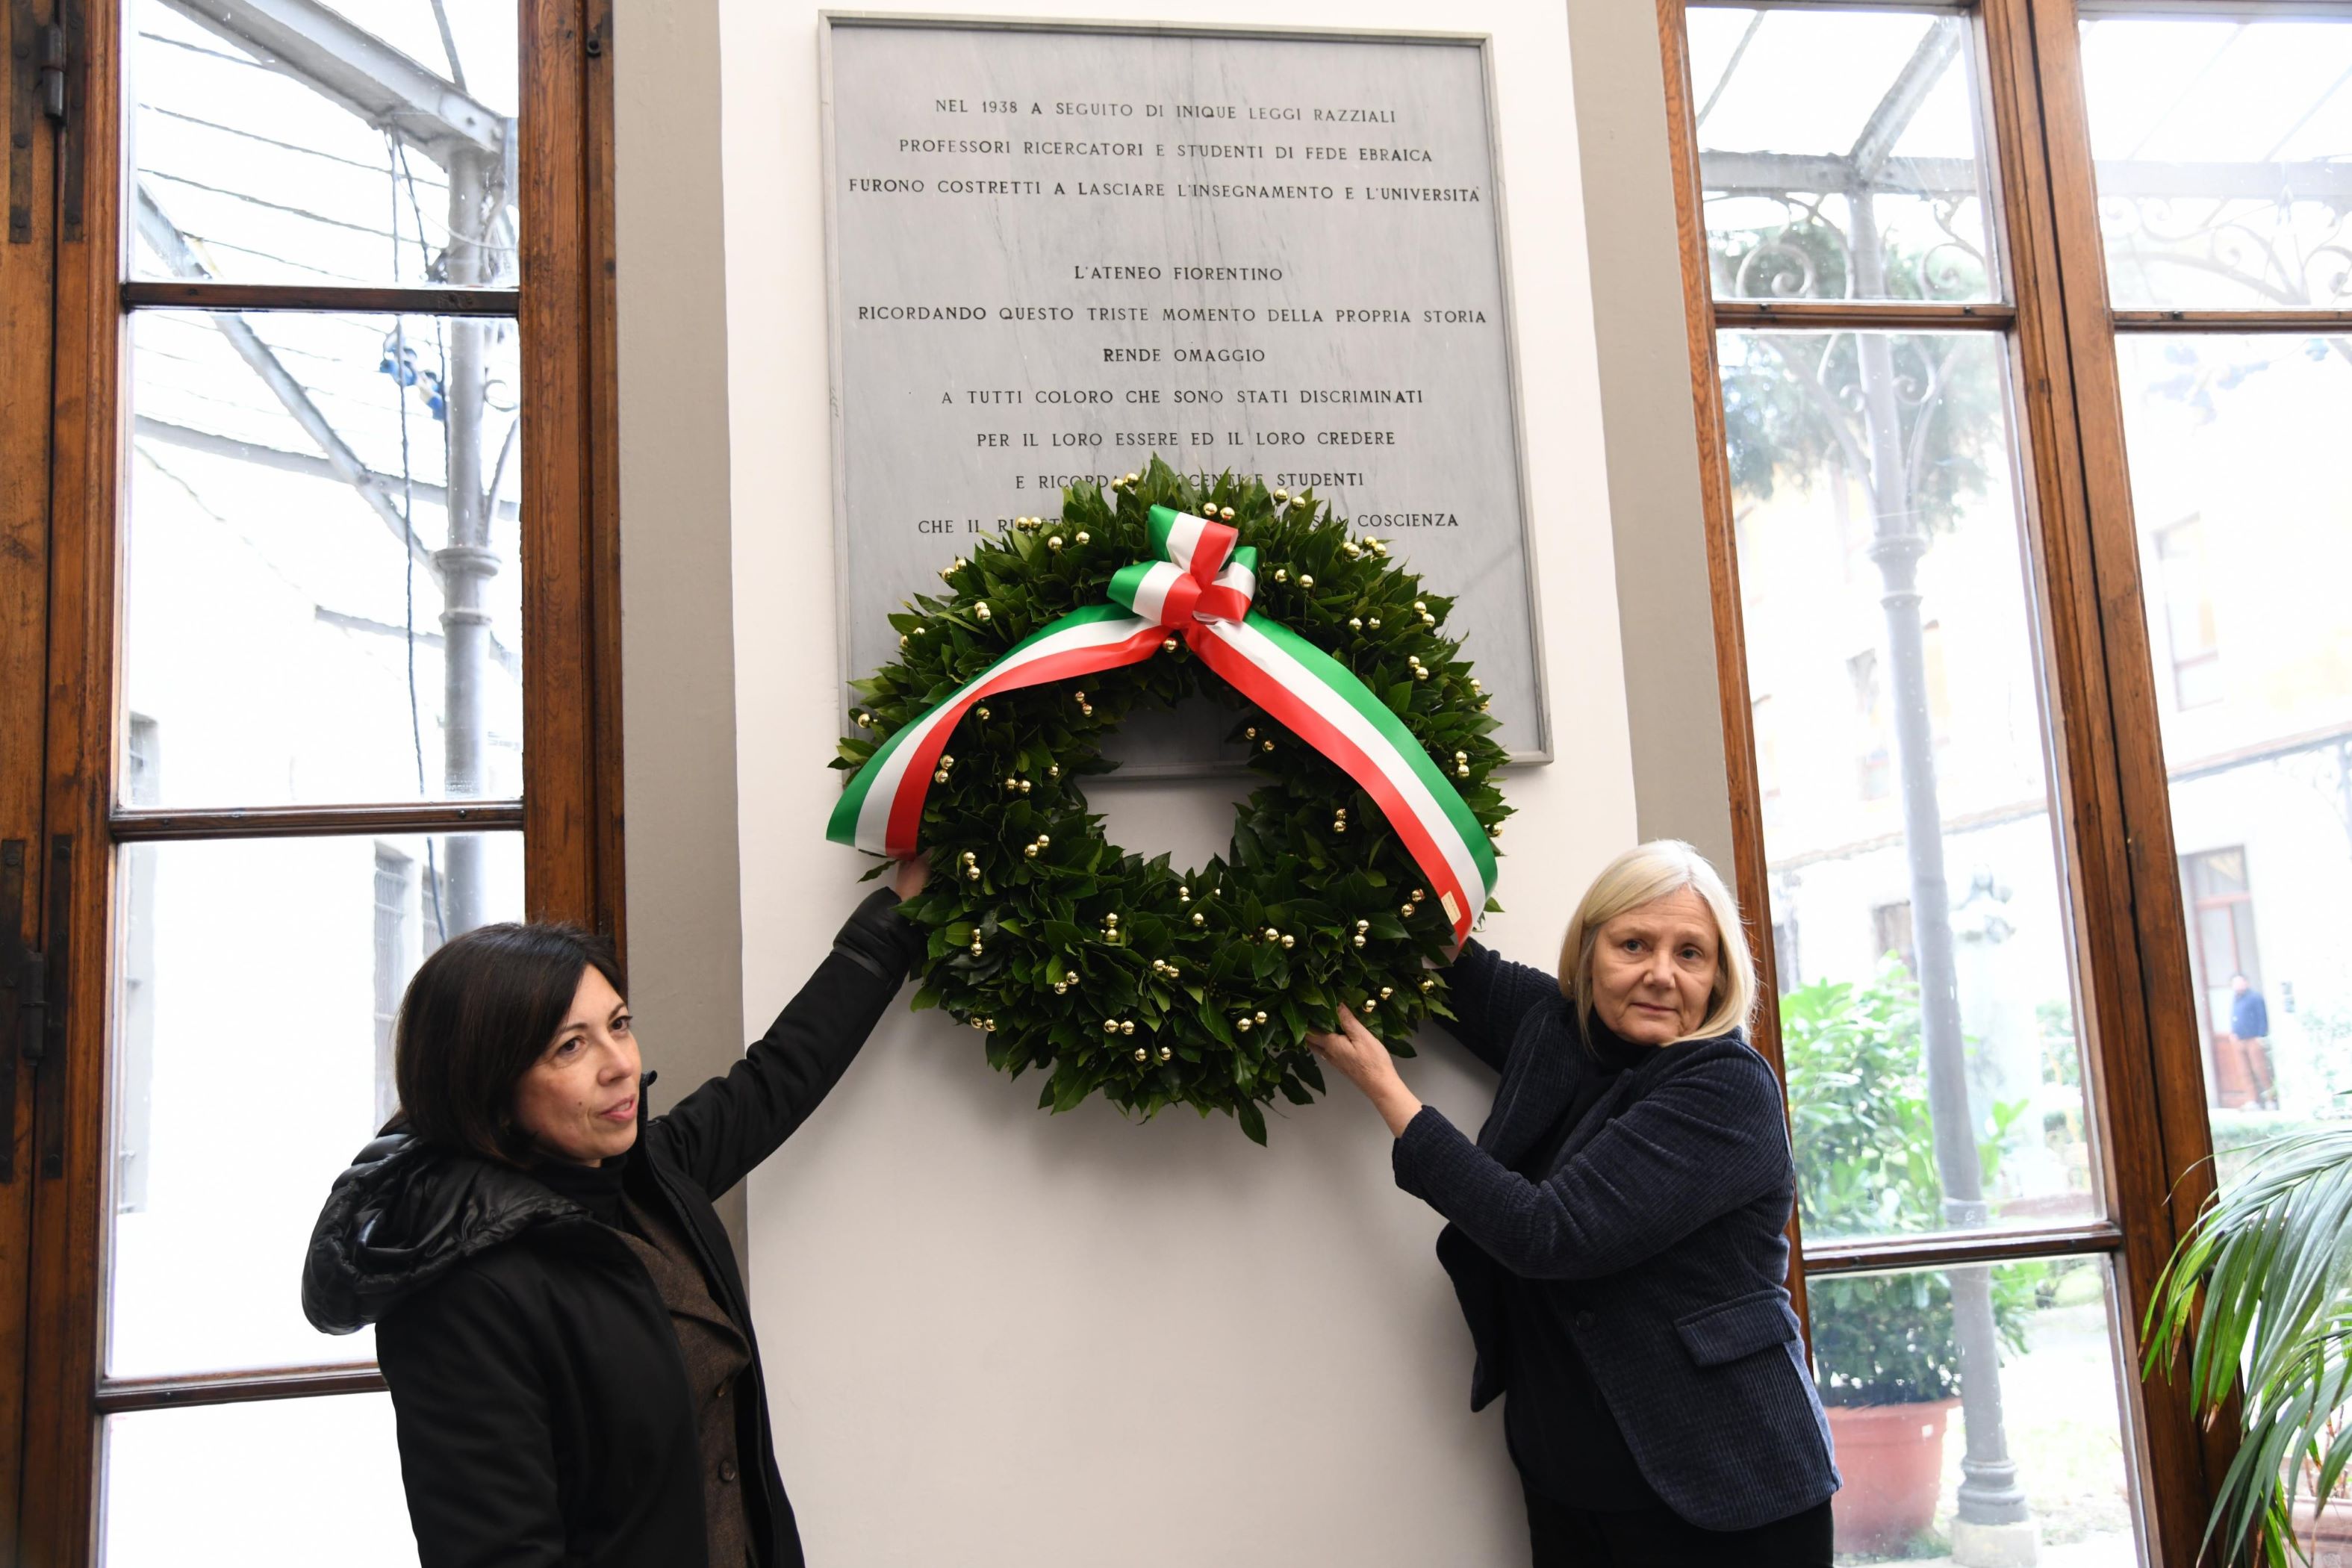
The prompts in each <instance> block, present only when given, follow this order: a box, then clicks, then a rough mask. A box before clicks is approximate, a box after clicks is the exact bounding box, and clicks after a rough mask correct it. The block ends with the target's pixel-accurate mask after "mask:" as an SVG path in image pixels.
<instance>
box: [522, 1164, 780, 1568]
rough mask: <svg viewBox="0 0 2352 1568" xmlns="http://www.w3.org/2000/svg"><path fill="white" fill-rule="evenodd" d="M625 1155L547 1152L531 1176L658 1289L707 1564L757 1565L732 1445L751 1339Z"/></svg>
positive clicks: (726, 1566) (727, 1567) (718, 1567)
mask: <svg viewBox="0 0 2352 1568" xmlns="http://www.w3.org/2000/svg"><path fill="white" fill-rule="evenodd" d="M633 1163H634V1162H633V1160H632V1159H631V1157H630V1155H628V1154H623V1155H621V1156H620V1157H618V1158H617V1159H611V1160H607V1161H605V1162H604V1163H603V1164H601V1165H575V1164H572V1163H570V1162H569V1161H562V1160H550V1161H547V1162H544V1163H541V1164H539V1165H536V1166H533V1167H532V1169H531V1175H532V1176H533V1177H534V1178H536V1179H537V1180H538V1181H539V1182H540V1184H541V1185H543V1186H545V1187H547V1188H549V1189H550V1190H551V1191H552V1192H553V1193H555V1194H557V1195H558V1196H559V1197H565V1198H569V1199H571V1200H572V1202H573V1203H575V1204H578V1205H580V1206H581V1207H582V1208H583V1209H586V1210H587V1211H588V1213H589V1214H590V1215H592V1216H593V1218H594V1219H595V1220H596V1221H597V1223H599V1224H601V1225H603V1226H606V1227H608V1228H609V1229H611V1230H612V1231H613V1232H614V1234H615V1235H616V1236H618V1237H620V1238H621V1240H622V1241H623V1242H624V1243H625V1245H626V1246H627V1247H628V1248H629V1250H630V1251H631V1252H633V1253H635V1255H636V1258H637V1261H638V1262H640V1263H642V1264H644V1265H645V1268H646V1274H648V1275H649V1276H651V1277H652V1279H653V1282H654V1289H655V1290H656V1293H658V1294H659V1295H660V1297H661V1300H662V1305H663V1306H665V1307H667V1308H668V1309H669V1321H670V1328H671V1330H672V1331H675V1332H676V1333H677V1349H678V1355H679V1358H680V1359H681V1360H682V1361H683V1362H684V1363H686V1380H687V1388H688V1393H689V1394H691V1395H692V1396H693V1399H694V1408H695V1417H696V1426H697V1428H698V1431H699V1433H700V1435H701V1442H702V1467H701V1468H702V1493H703V1508H704V1512H705V1514H706V1515H707V1517H708V1519H709V1527H710V1563H711V1568H737V1565H739V1564H755V1563H756V1559H755V1558H754V1556H753V1555H752V1553H751V1545H750V1541H751V1532H750V1529H749V1521H747V1519H746V1517H745V1514H744V1511H743V1509H744V1505H743V1487H742V1479H741V1477H742V1471H741V1467H740V1463H739V1454H738V1452H737V1446H736V1389H735V1383H736V1379H737V1378H739V1377H740V1376H741V1374H742V1373H743V1371H744V1369H745V1368H747V1367H749V1366H750V1365H751V1343H750V1342H749V1341H748V1340H746V1339H745V1338H744V1336H743V1331H742V1329H741V1327H740V1325H739V1324H737V1323H736V1322H735V1321H734V1320H733V1319H732V1318H730V1317H729V1316H728V1315H727V1311H726V1309H724V1308H723V1307H721V1306H719V1303H718V1301H717V1300H715V1299H714V1298H713V1297H712V1295H711V1293H710V1282H709V1280H708V1279H705V1278H704V1277H703V1273H702V1266H701V1264H700V1263H699V1262H698V1261H697V1260H696V1258H695V1256H694V1249H693V1247H692V1246H691V1245H690V1244H689V1243H688V1240H687V1239H686V1237H684V1236H683V1235H681V1234H680V1233H679V1231H678V1229H677V1225H676V1224H675V1223H674V1222H673V1221H671V1220H670V1219H669V1218H668V1216H667V1214H666V1212H665V1209H664V1205H662V1204H661V1202H660V1200H659V1199H657V1198H652V1197H650V1195H649V1194H640V1193H638V1192H635V1191H632V1190H631V1185H630V1182H629V1175H630V1167H631V1165H632V1164H633Z"/></svg>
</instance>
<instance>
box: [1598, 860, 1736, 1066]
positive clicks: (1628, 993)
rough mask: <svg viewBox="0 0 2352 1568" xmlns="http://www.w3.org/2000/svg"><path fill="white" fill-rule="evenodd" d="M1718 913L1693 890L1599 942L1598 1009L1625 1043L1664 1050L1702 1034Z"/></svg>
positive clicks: (1639, 914)
mask: <svg viewBox="0 0 2352 1568" xmlns="http://www.w3.org/2000/svg"><path fill="white" fill-rule="evenodd" d="M1716 947H1717V936H1716V930H1715V916H1714V915H1713V914H1711V913H1710V912H1708V910H1707V907H1706V900H1704V899H1701V898H1700V897H1699V896H1698V894H1697V893H1696V891H1695V890H1693V889H1689V888H1678V889H1675V891H1673V892H1671V893H1668V894H1667V895H1666V896H1665V897H1664V898H1662V899H1653V900H1650V901H1649V902H1648V903H1646V904H1636V905H1635V906H1634V907H1633V908H1632V909H1630V910H1626V911H1625V912H1624V913H1623V914H1622V915H1619V916H1618V917H1617V918H1616V919H1615V920H1612V921H1609V922H1608V923H1607V924H1605V925H1603V926H1602V927H1601V931H1600V934H1599V935H1598V936H1597V937H1596V938H1595V939H1594V941H1593V944H1592V1010H1593V1011H1594V1012H1595V1013H1597V1014H1599V1015H1600V1016H1601V1022H1602V1023H1604V1024H1606V1025H1608V1026H1609V1028H1610V1030H1611V1032H1612V1033H1613V1034H1615V1035H1616V1036H1617V1037H1618V1038H1620V1039H1622V1040H1630V1041H1632V1042H1633V1043H1634V1044H1635V1045H1643V1046H1663V1045H1664V1044H1666V1043H1667V1042H1668V1041H1670V1040H1678V1039H1681V1038H1682V1037H1684V1036H1685V1035H1688V1034H1691V1033H1694V1032H1695V1031H1696V1029H1697V1028H1698V1026H1699V1025H1700V1024H1701V1023H1702V1022H1703V1021H1705V1019H1706V1005H1707V999H1708V997H1709V996H1711V995H1712V994H1714V991H1715V975H1716V962H1717V952H1716Z"/></svg>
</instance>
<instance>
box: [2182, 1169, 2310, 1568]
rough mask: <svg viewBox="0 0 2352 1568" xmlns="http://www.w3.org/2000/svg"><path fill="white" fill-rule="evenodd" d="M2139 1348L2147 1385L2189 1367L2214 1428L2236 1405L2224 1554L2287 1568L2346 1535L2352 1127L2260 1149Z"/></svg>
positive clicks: (2212, 1217)
mask: <svg viewBox="0 0 2352 1568" xmlns="http://www.w3.org/2000/svg"><path fill="white" fill-rule="evenodd" d="M2143 1339H2144V1342H2145V1346H2146V1349H2145V1357H2146V1359H2145V1362H2144V1364H2143V1371H2144V1373H2145V1375H2147V1376H2148V1377H2151V1378H2153V1377H2155V1376H2156V1375H2157V1373H2158V1372H2159V1371H2162V1372H2165V1373H2167V1374H2168V1375H2169V1374H2170V1373H2172V1372H2174V1371H2176V1370H2177V1369H2178V1368H2179V1365H2180V1363H2181V1361H2182V1360H2183V1359H2184V1357H2185V1359H2186V1361H2187V1363H2188V1376H2189V1393H2190V1396H2191V1397H2192V1399H2193V1400H2194V1401H2195V1404H2196V1406H2197V1409H2198V1411H2199V1412H2200V1415H2203V1416H2204V1418H2205V1419H2206V1420H2207V1421H2208V1422H2209V1423H2210V1422H2213V1421H2218V1420H2221V1419H2223V1418H2224V1417H2225V1416H2226V1415H2227V1414H2228V1413H2229V1409H2230V1402H2231V1398H2232V1397H2233V1396H2234V1397H2235V1398H2236V1399H2237V1400H2238V1405H2237V1412H2236V1416H2237V1426H2238V1454H2237V1458H2235V1459H2234V1460H2232V1461H2231V1465H2230V1468H2229V1470H2228V1472H2227V1473H2226V1474H2225V1475H2224V1476H2223V1478H2222V1480H2221V1487H2220V1489H2218V1491H2217V1492H2216V1494H2215V1497H2214V1500H2213V1511H2212V1515H2211V1518H2210V1520H2209V1521H2208V1522H2207V1526H2206V1543H2207V1544H2208V1545H2211V1544H2212V1543H2214V1542H2221V1552H2220V1553H2219V1555H2220V1558H2221V1561H2222V1562H2223V1563H2229V1564H2232V1565H2237V1564H2255V1563H2262V1564H2268V1565H2270V1568H2283V1565H2284V1564H2285V1563H2287V1562H2288V1561H2289V1560H2290V1554H2292V1557H2293V1558H2294V1560H2298V1561H2305V1562H2308V1561H2310V1552H2308V1550H2307V1545H2308V1544H2313V1543H2316V1542H2319V1541H2334V1542H2340V1541H2342V1540H2343V1539H2344V1538H2345V1536H2346V1534H2347V1532H2346V1531H2344V1529H2343V1526H2342V1523H2341V1521H2342V1520H2343V1518H2344V1510H2343V1505H2342V1502H2341V1500H2338V1511H2336V1513H2333V1514H2330V1513H2329V1512H2327V1504H2328V1500H2329V1499H2330V1498H2332V1497H2335V1496H2336V1493H2337V1492H2338V1491H2339V1489H2341V1488H2342V1487H2343V1484H2344V1482H2345V1480H2346V1479H2347V1478H2346V1464H2347V1460H2352V1426H2347V1422H2346V1420H2345V1416H2346V1415H2347V1411H2352V1127H2329V1128H2323V1129H2320V1130H2318V1131H2306V1132H2299V1133H2295V1134H2293V1135H2290V1136H2287V1137H2283V1138H2278V1139H2275V1140H2273V1141H2272V1142H2268V1143H2265V1144H2263V1145H2262V1146H2261V1147H2259V1148H2258V1149H2257V1150H2256V1151H2255V1152H2253V1154H2252V1156H2251V1158H2249V1159H2248V1161H2247V1163H2246V1164H2245V1167H2244V1169H2243V1170H2242V1171H2241V1172H2240V1173H2238V1175H2237V1176H2236V1178H2235V1179H2234V1180H2232V1181H2231V1183H2230V1184H2228V1185H2227V1186H2225V1187H2223V1188H2222V1189H2221V1195H2220V1196H2219V1197H2218V1198H2216V1199H2215V1201H2214V1203H2213V1205H2212V1206H2211V1207H2210V1208H2208V1209H2207V1210H2206V1211H2205V1212H2204V1213H2203V1214H2201V1215H2199V1216H2198V1218H2197V1223H2196V1224H2195V1225H2194V1226H2191V1227H2190V1228H2189V1234H2188V1235H2187V1236H2186V1237H2183V1238H2182V1239H2181V1243H2180V1246H2179V1249H2178V1250H2177V1251H2176V1252H2174V1254H2173V1256H2172V1259H2171V1261H2170V1262H2169V1263H2168V1264H2167V1265H2166V1267H2165V1271H2164V1273H2163V1275H2162V1276H2161V1277H2160V1278H2159V1279H2158V1281H2157V1288H2156V1292H2155V1295H2154V1298H2153V1300H2152V1301H2151V1303H2150V1305H2149V1308H2148V1316H2147V1325H2146V1330H2145V1332H2144V1335H2143ZM2306 1494H2307V1495H2308V1497H2309V1499H2310V1501H2309V1503H2308V1505H2307V1506H2306V1505H2305V1502H2304V1498H2305V1496H2306Z"/></svg>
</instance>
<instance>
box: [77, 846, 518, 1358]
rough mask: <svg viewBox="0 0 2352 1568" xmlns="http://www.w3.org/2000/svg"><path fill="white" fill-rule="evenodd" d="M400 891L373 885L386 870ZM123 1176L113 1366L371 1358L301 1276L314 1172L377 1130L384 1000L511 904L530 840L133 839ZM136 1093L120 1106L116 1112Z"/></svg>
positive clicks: (118, 1056)
mask: <svg viewBox="0 0 2352 1568" xmlns="http://www.w3.org/2000/svg"><path fill="white" fill-rule="evenodd" d="M388 870H389V871H390V872H391V873H392V874H393V875H394V877H396V878H397V879H398V881H399V886H398V887H396V888H392V887H388V886H387V871H388ZM116 882H117V889H118V897H120V898H121V900H122V909H121V917H120V918H121V948H120V950H119V951H118V954H117V958H116V970H117V976H118V979H117V984H119V985H120V986H121V988H122V989H123V991H124V992H125V993H126V994H136V995H137V996H138V998H139V1001H138V1003H137V1005H131V1004H130V1002H129V1001H128V1000H127V998H126V1000H125V1002H124V1003H123V1004H121V1005H118V1007H117V1009H116V1018H117V1023H116V1033H115V1054H114V1072H115V1078H116V1089H115V1096H114V1104H115V1105H116V1107H117V1108H118V1110H117V1114H116V1118H115V1122H114V1132H113V1135H114V1139H115V1149H116V1154H115V1168H116V1171H117V1172H118V1173H119V1176H120V1175H121V1174H123V1173H135V1175H136V1181H135V1182H128V1181H126V1180H123V1179H118V1181H117V1184H116V1191H115V1197H114V1205H113V1206H114V1214H113V1222H112V1267H111V1268H110V1270H109V1272H108V1276H107V1278H108V1288H109V1290H110V1302H109V1312H108V1325H109V1342H108V1350H107V1371H108V1373H110V1375H113V1376H117V1377H137V1376H149V1375H160V1374H163V1373H188V1372H221V1371H245V1370H251V1369H254V1368H260V1367H271V1366H307V1365H313V1364H319V1363H329V1362H344V1361H365V1360H367V1359H369V1358H370V1357H372V1356H373V1354H374V1353H375V1352H374V1348H373V1340H372V1336H371V1335H370V1334H369V1333H368V1332H366V1331H362V1332H360V1333H357V1334H353V1335H351V1336H350V1337H348V1338H338V1337H331V1336H328V1335H323V1334H320V1333H319V1332H317V1331H315V1330H313V1329H312V1328H311V1327H310V1324H309V1323H308V1322H307V1321H305V1320H304V1319H303V1317H302V1309H301V1302H300V1300H299V1296H298V1294H297V1290H296V1281H297V1279H298V1278H299V1274H300V1270H301V1258H302V1252H303V1246H304V1243H305V1242H306V1241H307V1240H308V1239H309V1237H310V1226H311V1224H312V1222H313V1221H315V1220H316V1219H317V1218H318V1216H319V1205H320V1203H321V1202H323V1201H324V1200H325V1198H326V1195H327V1185H328V1184H329V1183H330V1182H331V1181H332V1180H333V1179H334V1177H335V1176H336V1174H337V1173H340V1172H341V1170H342V1169H343V1168H344V1166H346V1165H347V1164H349V1163H351V1157H352V1154H353V1153H355V1152H357V1151H358V1150H359V1148H360V1147H361V1145H362V1144H364V1143H365V1142H367V1141H368V1140H369V1139H371V1138H373V1136H374V1135H375V1133H376V1130H377V1129H378V1128H379V1127H380V1126H381V1125H382V1124H383V1111H384V1108H385V1105H386V1103H387V1100H386V1099H385V1091H384V1089H383V1084H384V1083H385V1081H386V1080H387V1079H388V1077H389V1068H390V1063H389V1058H388V1057H387V1055H386V1054H385V1047H386V1045H387V1043H388V1040H387V1037H386V1036H385V1034H384V1033H383V1031H382V1030H381V1029H380V1027H379V1023H378V1020H379V1018H380V1016H381V1011H380V1009H381V1005H382V998H383V997H384V996H385V995H387V994H389V995H393V996H397V995H398V994H399V992H400V990H401V988H402V987H404V986H405V985H406V984H407V983H408V977H409V975H410V974H411V973H414V972H415V968H416V965H417V964H418V963H421V962H423V960H424V957H425V954H426V953H427V952H431V951H432V950H433V949H434V948H436V947H437V946H439V945H440V943H441V942H442V940H443V939H444V936H445V933H446V934H450V935H454V934H456V933H457V932H459V931H466V930H468V929H470V928H471V927H473V926H476V925H479V924H481V923H483V922H484V921H492V920H514V919H518V918H520V910H521V908H522V836H521V835H520V834H512V833H499V834H457V835H450V836H447V837H413V838H371V837H346V838H280V839H247V840H238V841H223V842H197V843H165V844H134V845H129V846H126V847H124V848H123V850H122V853H121V865H120V869H119V873H118V876H117V879H116ZM132 1106H136V1107H137V1108H138V1115H137V1117H136V1119H135V1120H134V1119H133V1118H132V1117H131V1115H130V1114H129V1111H128V1110H127V1109H126V1108H129V1107H132Z"/></svg>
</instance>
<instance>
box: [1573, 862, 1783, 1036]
mask: <svg viewBox="0 0 2352 1568" xmlns="http://www.w3.org/2000/svg"><path fill="white" fill-rule="evenodd" d="M1685 888H1687V889H1690V890H1691V891H1692V892H1694V893H1696V894H1697V895H1698V896H1699V901H1700V902H1702V903H1704V904H1705V905H1706V907H1707V912H1708V913H1709V914H1711V915H1713V916H1714V917H1715V986H1714V988H1713V989H1712V990H1711V991H1710V992H1709V993H1708V994H1707V1009H1706V1017H1705V1018H1703V1019H1701V1020H1700V1022H1699V1026H1698V1027H1697V1028H1696V1029H1694V1030H1692V1031H1691V1032H1690V1033H1689V1034H1687V1035H1685V1036H1683V1037H1681V1038H1680V1039H1678V1040H1675V1041H1674V1042H1673V1043H1674V1044H1676V1045H1679V1044H1681V1043H1682V1040H1704V1039H1712V1038H1714V1037H1717V1036H1718V1035H1727V1034H1729V1033H1731V1031H1732V1030H1734V1029H1737V1028H1743V1027H1745V1026H1747V1023H1748V1015H1749V1014H1750V1013H1752V1012H1753V1011H1754V1010H1755V1007H1756V961H1755V959H1754V958H1752V957H1751V956H1750V955H1749V954H1748V937H1747V933H1746V932H1745V931H1743V930H1742V928H1741V926H1740V923H1739V906H1738V904H1737V903H1735V902H1734V901H1733V900H1732V897H1731V889H1728V888H1727V887H1725V886H1724V885H1723V878H1722V877H1721V875H1719V874H1718V873H1717V870H1716V868H1714V867H1713V866H1710V865H1709V864H1707V860H1706V856H1704V855H1701V854H1700V853H1699V852H1698V851H1697V850H1696V849H1694V848H1692V847H1690V846H1689V845H1687V844H1685V843H1684V842H1683V841H1682V840H1681V839H1679V838H1654V839H1652V840H1651V841H1650V842H1649V843H1647V844H1638V845H1635V846H1634V847H1633V848H1631V849H1628V850H1626V851H1625V853H1623V854H1622V855H1620V856H1618V857H1617V858H1615V859H1614V860H1612V861H1611V862H1609V864H1608V865H1607V866H1605V867H1603V868H1601V875H1599V876H1598V877H1595V878H1593V879H1592V886H1591V887H1590V888H1587V889H1585V890H1584V900H1583V902H1581V903H1580V904H1578V905H1577V906H1576V914H1575V915H1574V917H1573V918H1571V919H1570V921H1569V922H1568V936H1567V938H1566V939H1565V940H1564V941H1563V942H1561V943H1560V949H1559V990H1560V994H1561V995H1563V996H1566V997H1567V998H1568V999H1569V1000H1570V1002H1573V1003H1574V1004H1576V1014H1577V1017H1578V1019H1579V1020H1580V1021H1581V1022H1582V1023H1584V1024H1586V1025H1587V1026H1590V1025H1591V1022H1592V949H1593V946H1594V944H1595V943H1596V942H1598V940H1599V938H1600V935H1601V927H1602V926H1605V925H1607V924H1608V923H1609V922H1610V921H1613V920H1615V919H1616V918H1617V917H1618V916H1619V915H1622V914H1623V913H1624V912H1625V911H1626V910H1633V909H1639V908H1640V907H1641V906H1642V905H1643V904H1646V903H1650V902H1652V901H1653V900H1658V899H1663V898H1664V897H1666V896H1667V895H1668V894H1670V893H1676V892H1680V891H1681V890H1682V889H1685Z"/></svg>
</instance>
